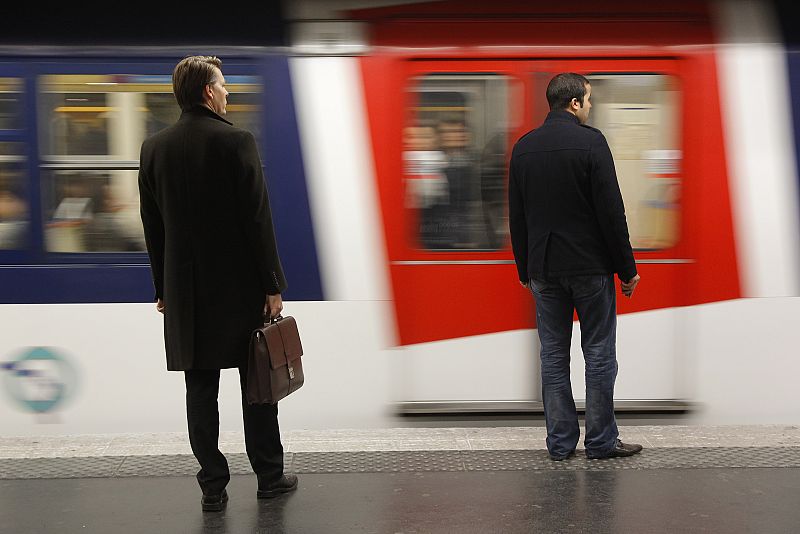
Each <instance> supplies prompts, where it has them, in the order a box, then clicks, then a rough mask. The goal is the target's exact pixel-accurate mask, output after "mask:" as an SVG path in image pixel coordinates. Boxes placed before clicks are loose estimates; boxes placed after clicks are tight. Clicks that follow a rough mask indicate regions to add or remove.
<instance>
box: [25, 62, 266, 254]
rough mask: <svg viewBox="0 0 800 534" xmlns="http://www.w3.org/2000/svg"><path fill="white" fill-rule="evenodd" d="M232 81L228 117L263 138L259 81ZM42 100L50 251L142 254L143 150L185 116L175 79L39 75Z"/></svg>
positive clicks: (229, 82)
mask: <svg viewBox="0 0 800 534" xmlns="http://www.w3.org/2000/svg"><path fill="white" fill-rule="evenodd" d="M226 82H227V88H228V91H229V92H230V95H229V97H228V106H227V111H228V114H227V116H226V118H227V119H228V120H230V121H232V122H234V121H235V123H236V124H237V126H239V127H242V128H248V129H251V131H253V133H254V134H255V135H256V136H257V137H258V134H259V131H258V128H257V126H258V124H260V101H261V93H262V90H261V83H260V82H259V79H258V78H256V77H253V76H235V75H232V76H227V77H226ZM39 100H40V104H41V105H40V116H39V121H40V125H41V126H40V131H41V132H42V139H41V143H40V146H41V156H40V157H41V160H42V167H43V169H42V173H41V183H42V202H43V210H42V216H43V218H44V221H43V225H44V228H45V247H46V250H47V251H48V252H135V251H144V250H145V246H144V237H143V232H142V226H141V221H140V219H139V196H138V183H137V168H138V164H139V150H140V147H141V145H142V141H144V139H145V138H146V137H148V136H150V135H152V134H154V133H156V132H158V131H159V130H162V129H163V128H166V127H168V126H170V125H172V124H173V123H174V122H175V121H176V120H177V119H178V118H179V117H180V108H179V107H178V104H177V103H176V102H175V97H174V96H173V94H172V78H171V76H164V75H159V76H142V75H125V74H119V75H47V76H41V77H40V79H39Z"/></svg>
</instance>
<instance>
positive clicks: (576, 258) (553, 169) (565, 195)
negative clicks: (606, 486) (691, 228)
mask: <svg viewBox="0 0 800 534" xmlns="http://www.w3.org/2000/svg"><path fill="white" fill-rule="evenodd" d="M591 92H592V88H591V85H590V84H589V81H588V80H587V79H586V78H584V77H583V76H580V75H578V74H573V73H563V74H558V75H556V76H555V77H554V78H553V79H552V80H551V81H550V83H549V85H548V87H547V101H548V103H549V105H550V113H549V114H548V115H547V119H545V122H544V124H542V126H541V127H540V128H538V129H536V130H533V131H531V132H529V133H528V134H526V135H525V136H523V137H522V138H521V139H520V140H519V141H517V144H516V145H515V146H514V151H513V153H512V155H511V164H510V169H509V190H508V194H509V225H510V229H511V243H512V248H513V250H514V258H515V260H516V264H517V271H518V274H519V280H520V283H521V284H522V285H523V286H525V287H527V288H530V289H531V291H532V292H533V295H534V298H535V299H536V322H537V329H538V332H539V340H540V343H541V363H542V400H543V402H544V412H545V420H546V424H547V449H548V451H549V453H550V457H551V458H553V459H554V460H564V459H566V458H569V457H570V456H572V455H573V454H574V453H575V447H576V446H577V444H578V439H579V437H580V429H579V426H578V415H577V412H576V409H575V401H574V399H573V397H572V385H571V383H570V372H569V349H570V339H571V336H572V317H573V311H574V310H577V313H578V320H579V321H580V327H581V348H582V349H583V355H584V360H585V363H586V436H585V438H584V445H585V447H586V455H587V457H589V458H611V457H618V456H630V455H632V454H636V453H638V452H639V451H640V450H641V449H642V447H641V445H634V444H625V443H622V442H621V441H620V440H619V431H618V430H617V423H616V420H615V418H614V381H615V379H616V376H617V358H616V328H617V316H616V288H615V285H614V273H616V274H617V275H618V276H619V279H620V281H621V283H622V292H623V294H624V295H625V296H627V297H630V296H632V295H633V292H634V290H635V289H636V285H637V284H638V282H639V275H638V274H637V272H636V263H635V261H634V259H633V250H632V248H631V244H630V239H629V235H628V224H627V221H626V219H625V206H624V205H623V203H622V195H621V193H620V189H619V184H618V183H617V175H616V172H615V170H614V161H613V159H612V157H611V150H610V149H609V147H608V143H607V142H606V139H605V137H603V134H602V133H600V130H597V129H596V128H592V127H590V126H587V125H586V124H585V123H586V121H587V120H588V118H589V110H590V109H591V101H590V97H591Z"/></svg>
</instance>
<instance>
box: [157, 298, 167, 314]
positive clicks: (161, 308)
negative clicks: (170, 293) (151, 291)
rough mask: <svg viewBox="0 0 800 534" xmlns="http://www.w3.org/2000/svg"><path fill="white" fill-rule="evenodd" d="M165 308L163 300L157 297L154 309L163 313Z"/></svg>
mask: <svg viewBox="0 0 800 534" xmlns="http://www.w3.org/2000/svg"><path fill="white" fill-rule="evenodd" d="M165 308H166V305H165V304H164V300H163V299H158V302H156V310H158V313H164V309H165Z"/></svg>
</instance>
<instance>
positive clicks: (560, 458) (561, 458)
mask: <svg viewBox="0 0 800 534" xmlns="http://www.w3.org/2000/svg"><path fill="white" fill-rule="evenodd" d="M573 456H575V451H574V450H572V451H570V452H569V453H568V454H565V455H564V456H556V455H554V454H551V455H550V459H551V460H553V461H554V462H563V461H564V460H569V459H570V458H572V457H573Z"/></svg>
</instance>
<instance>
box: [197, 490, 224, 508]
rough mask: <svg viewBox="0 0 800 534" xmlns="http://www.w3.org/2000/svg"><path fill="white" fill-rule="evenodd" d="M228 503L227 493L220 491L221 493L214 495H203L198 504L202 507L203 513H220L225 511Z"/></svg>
mask: <svg viewBox="0 0 800 534" xmlns="http://www.w3.org/2000/svg"><path fill="white" fill-rule="evenodd" d="M227 503H228V492H227V491H225V490H222V493H218V494H216V495H203V499H202V500H201V501H200V504H202V505H203V511H204V512H221V511H222V510H224V509H225V505H226V504H227Z"/></svg>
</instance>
